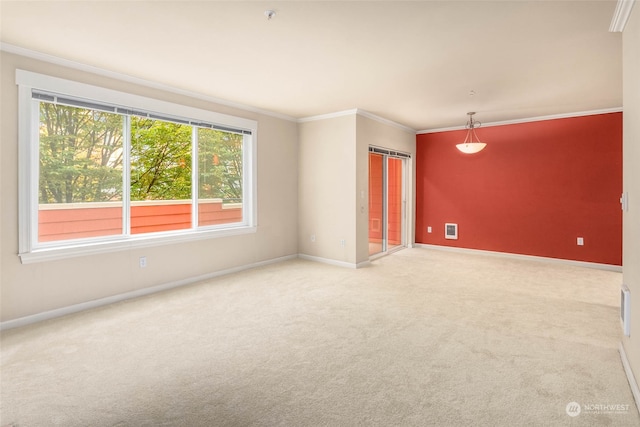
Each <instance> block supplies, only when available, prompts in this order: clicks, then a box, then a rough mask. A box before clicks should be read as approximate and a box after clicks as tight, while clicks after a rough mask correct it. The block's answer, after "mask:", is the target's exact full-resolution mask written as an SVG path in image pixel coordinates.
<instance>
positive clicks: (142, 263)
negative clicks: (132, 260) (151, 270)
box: [140, 256, 147, 268]
mask: <svg viewBox="0 0 640 427" xmlns="http://www.w3.org/2000/svg"><path fill="white" fill-rule="evenodd" d="M146 266H147V257H146V256H141V257H140V268H145V267H146Z"/></svg>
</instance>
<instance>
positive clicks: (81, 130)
mask: <svg viewBox="0 0 640 427" xmlns="http://www.w3.org/2000/svg"><path fill="white" fill-rule="evenodd" d="M17 82H18V85H19V90H20V178H21V180H20V197H21V200H20V255H21V259H22V261H23V262H30V261H35V260H39V259H55V258H60V257H66V256H70V255H75V254H80V253H87V252H92V251H93V252H99V251H105V250H117V249H119V248H121V247H124V246H123V245H124V244H126V245H127V247H131V245H132V244H134V245H135V244H144V245H149V244H161V243H165V242H167V241H175V240H185V239H195V238H205V237H215V236H217V235H229V234H236V233H243V232H248V231H254V230H255V174H254V159H253V155H254V152H255V144H254V138H255V133H256V123H255V122H254V121H251V120H246V119H241V118H237V117H231V116H226V115H222V114H218V113H213V112H210V111H206V110H199V109H194V108H190V107H186V106H182V105H178V104H171V103H166V102H160V101H156V100H152V99H149V98H142V97H138V96H134V95H130V94H125V93H120V92H115V91H111V90H107V89H103V88H98V87H94V86H87V85H83V84H79V83H74V82H69V81H66V80H61V79H57V78H52V77H48V76H42V75H39V74H34V73H30V72H26V71H19V72H18V74H17Z"/></svg>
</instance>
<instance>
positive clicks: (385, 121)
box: [357, 109, 416, 135]
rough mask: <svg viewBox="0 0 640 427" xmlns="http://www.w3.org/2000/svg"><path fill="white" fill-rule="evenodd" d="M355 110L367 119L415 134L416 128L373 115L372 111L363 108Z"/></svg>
mask: <svg viewBox="0 0 640 427" xmlns="http://www.w3.org/2000/svg"><path fill="white" fill-rule="evenodd" d="M357 111H358V115H360V116H362V117H366V118H368V119H371V120H375V121H376V122H379V123H382V124H385V125H389V126H393V127H395V128H398V129H400V130H403V131H405V132H407V133H410V134H413V135H415V134H416V130H415V129H412V128H410V127H408V126H405V125H403V124H400V123H398V122H394V121H393V120H389V119H385V118H384V117H380V116H377V115H375V114H373V113H370V112H368V111H365V110H360V109H358V110H357Z"/></svg>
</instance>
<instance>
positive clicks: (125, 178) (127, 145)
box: [122, 115, 131, 236]
mask: <svg viewBox="0 0 640 427" xmlns="http://www.w3.org/2000/svg"><path fill="white" fill-rule="evenodd" d="M123 126H124V133H123V144H124V147H123V158H122V234H123V235H125V236H130V235H131V116H129V115H125V116H124V123H123Z"/></svg>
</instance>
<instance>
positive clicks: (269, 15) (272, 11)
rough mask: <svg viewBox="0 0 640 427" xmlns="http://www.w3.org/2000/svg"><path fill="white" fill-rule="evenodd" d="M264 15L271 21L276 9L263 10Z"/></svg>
mask: <svg viewBox="0 0 640 427" xmlns="http://www.w3.org/2000/svg"><path fill="white" fill-rule="evenodd" d="M264 16H266V17H267V19H268V20H269V21H271V20H272V19H273V17H274V16H276V11H275V10H265V11H264Z"/></svg>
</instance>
